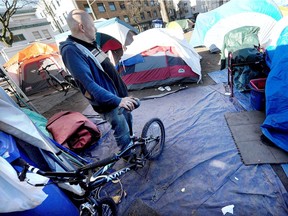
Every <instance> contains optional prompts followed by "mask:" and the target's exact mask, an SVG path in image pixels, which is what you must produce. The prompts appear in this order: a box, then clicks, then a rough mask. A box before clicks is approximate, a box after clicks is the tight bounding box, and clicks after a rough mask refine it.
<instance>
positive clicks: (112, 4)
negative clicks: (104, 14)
mask: <svg viewBox="0 0 288 216" xmlns="http://www.w3.org/2000/svg"><path fill="white" fill-rule="evenodd" d="M108 4H109V8H110V11H116V7H115V4H114V2H108Z"/></svg>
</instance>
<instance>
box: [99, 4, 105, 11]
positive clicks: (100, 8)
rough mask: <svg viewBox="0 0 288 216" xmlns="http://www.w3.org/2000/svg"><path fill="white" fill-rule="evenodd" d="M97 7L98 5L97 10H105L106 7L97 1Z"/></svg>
mask: <svg viewBox="0 0 288 216" xmlns="http://www.w3.org/2000/svg"><path fill="white" fill-rule="evenodd" d="M97 7H98V11H99V12H106V9H105V7H104V4H103V3H97Z"/></svg>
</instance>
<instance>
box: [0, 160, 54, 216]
mask: <svg viewBox="0 0 288 216" xmlns="http://www.w3.org/2000/svg"><path fill="white" fill-rule="evenodd" d="M27 179H29V182H31V183H33V184H37V183H40V182H41V183H47V181H48V180H49V179H47V178H46V177H43V176H40V175H38V174H34V173H27ZM42 189H43V187H35V186H32V185H30V184H28V183H27V182H26V181H23V182H20V180H19V179H18V176H17V173H16V171H15V170H14V168H13V167H12V166H11V165H10V164H9V163H8V162H7V161H6V160H5V159H4V158H3V157H0V213H4V212H6V213H7V212H14V211H24V210H28V209H32V208H35V207H36V206H38V205H40V204H41V203H42V202H43V201H44V200H45V199H46V198H47V196H48V195H47V194H45V193H44V192H43V190H42Z"/></svg>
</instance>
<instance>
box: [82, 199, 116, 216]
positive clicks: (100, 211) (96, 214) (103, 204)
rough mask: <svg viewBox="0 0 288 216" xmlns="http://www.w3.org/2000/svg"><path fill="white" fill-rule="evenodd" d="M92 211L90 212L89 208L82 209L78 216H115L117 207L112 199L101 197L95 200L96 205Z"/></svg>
mask: <svg viewBox="0 0 288 216" xmlns="http://www.w3.org/2000/svg"><path fill="white" fill-rule="evenodd" d="M93 209H94V211H93V212H91V209H90V210H89V208H83V209H82V210H81V211H80V216H91V215H93V216H116V215H117V206H116V204H115V202H114V201H113V199H112V198H110V197H103V198H100V199H97V205H95V206H94V207H93Z"/></svg>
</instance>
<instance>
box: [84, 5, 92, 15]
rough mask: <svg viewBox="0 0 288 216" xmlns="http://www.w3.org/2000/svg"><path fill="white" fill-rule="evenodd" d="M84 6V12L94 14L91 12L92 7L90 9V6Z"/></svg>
mask: <svg viewBox="0 0 288 216" xmlns="http://www.w3.org/2000/svg"><path fill="white" fill-rule="evenodd" d="M83 6H84V11H86V12H87V13H89V14H91V13H92V11H91V7H89V5H88V4H84V5H83Z"/></svg>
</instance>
